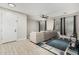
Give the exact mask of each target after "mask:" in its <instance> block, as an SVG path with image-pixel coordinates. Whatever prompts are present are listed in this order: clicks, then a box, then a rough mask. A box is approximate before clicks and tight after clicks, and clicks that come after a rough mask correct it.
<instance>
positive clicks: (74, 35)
mask: <svg viewBox="0 0 79 59" xmlns="http://www.w3.org/2000/svg"><path fill="white" fill-rule="evenodd" d="M73 26H74V27H73V37H75V38H77V32H76V16H74V24H73Z"/></svg>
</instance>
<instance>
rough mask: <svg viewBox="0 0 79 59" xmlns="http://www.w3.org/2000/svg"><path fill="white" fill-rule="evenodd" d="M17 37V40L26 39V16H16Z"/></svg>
mask: <svg viewBox="0 0 79 59" xmlns="http://www.w3.org/2000/svg"><path fill="white" fill-rule="evenodd" d="M17 16H18V21H17V37H18V39H19V40H23V39H27V18H26V15H23V14H19V13H18V14H17Z"/></svg>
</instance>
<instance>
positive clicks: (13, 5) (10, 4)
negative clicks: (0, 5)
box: [8, 3, 16, 7]
mask: <svg viewBox="0 0 79 59" xmlns="http://www.w3.org/2000/svg"><path fill="white" fill-rule="evenodd" d="M8 5H9V6H10V7H16V5H15V4H14V3H8Z"/></svg>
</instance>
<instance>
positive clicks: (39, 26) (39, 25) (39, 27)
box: [38, 21, 40, 32]
mask: <svg viewBox="0 0 79 59" xmlns="http://www.w3.org/2000/svg"><path fill="white" fill-rule="evenodd" d="M38 24H39V32H40V21H39V22H38Z"/></svg>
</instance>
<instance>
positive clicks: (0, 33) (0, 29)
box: [0, 9, 2, 43]
mask: <svg viewBox="0 0 79 59" xmlns="http://www.w3.org/2000/svg"><path fill="white" fill-rule="evenodd" d="M1 16H2V14H1V9H0V43H1V40H2V20H1V19H2V17H1Z"/></svg>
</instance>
